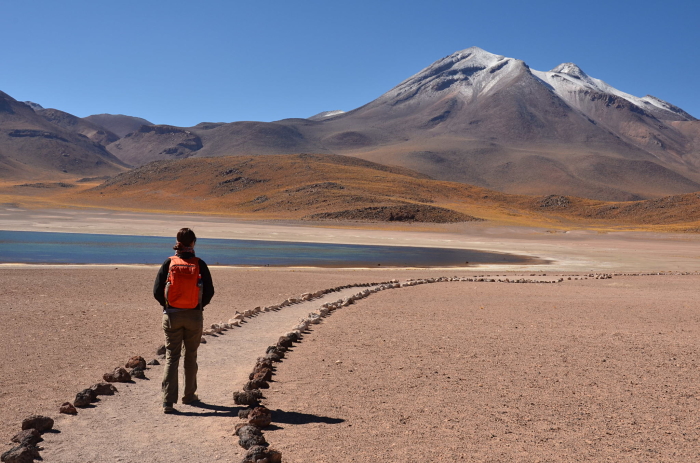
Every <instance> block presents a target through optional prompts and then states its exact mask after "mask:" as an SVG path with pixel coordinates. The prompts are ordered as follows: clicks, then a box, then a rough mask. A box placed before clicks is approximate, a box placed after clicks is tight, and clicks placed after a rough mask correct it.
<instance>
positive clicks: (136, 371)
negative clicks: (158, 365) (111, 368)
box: [129, 368, 146, 379]
mask: <svg viewBox="0 0 700 463" xmlns="http://www.w3.org/2000/svg"><path fill="white" fill-rule="evenodd" d="M129 375H130V376H131V377H132V378H138V379H146V373H145V372H144V371H143V369H142V368H132V369H131V371H130V372H129Z"/></svg>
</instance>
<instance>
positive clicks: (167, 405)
mask: <svg viewBox="0 0 700 463" xmlns="http://www.w3.org/2000/svg"><path fill="white" fill-rule="evenodd" d="M163 413H175V409H174V408H173V403H172V402H163Z"/></svg>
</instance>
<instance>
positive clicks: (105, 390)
mask: <svg viewBox="0 0 700 463" xmlns="http://www.w3.org/2000/svg"><path fill="white" fill-rule="evenodd" d="M90 389H92V390H93V391H95V395H114V393H115V392H118V391H117V388H116V387H115V386H114V384H109V383H97V384H95V385H93V386H92V387H90Z"/></svg>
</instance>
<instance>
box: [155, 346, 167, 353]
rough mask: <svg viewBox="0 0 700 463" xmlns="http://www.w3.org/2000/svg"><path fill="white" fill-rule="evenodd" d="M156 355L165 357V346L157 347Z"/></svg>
mask: <svg viewBox="0 0 700 463" xmlns="http://www.w3.org/2000/svg"><path fill="white" fill-rule="evenodd" d="M156 355H165V344H161V345H160V346H158V349H156Z"/></svg>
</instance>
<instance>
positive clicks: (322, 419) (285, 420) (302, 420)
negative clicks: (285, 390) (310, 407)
mask: <svg viewBox="0 0 700 463" xmlns="http://www.w3.org/2000/svg"><path fill="white" fill-rule="evenodd" d="M271 412H272V424H273V425H274V424H275V423H278V424H292V425H299V424H310V423H324V424H340V423H344V422H345V420H344V419H342V418H331V417H329V416H318V415H312V414H310V413H299V412H286V411H284V410H280V409H277V410H271ZM276 428H277V429H280V428H279V427H276ZM272 429H274V428H272Z"/></svg>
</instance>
